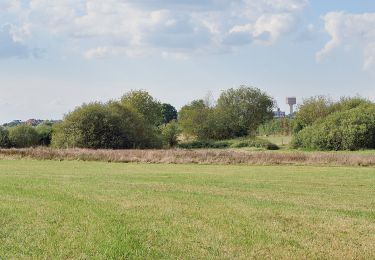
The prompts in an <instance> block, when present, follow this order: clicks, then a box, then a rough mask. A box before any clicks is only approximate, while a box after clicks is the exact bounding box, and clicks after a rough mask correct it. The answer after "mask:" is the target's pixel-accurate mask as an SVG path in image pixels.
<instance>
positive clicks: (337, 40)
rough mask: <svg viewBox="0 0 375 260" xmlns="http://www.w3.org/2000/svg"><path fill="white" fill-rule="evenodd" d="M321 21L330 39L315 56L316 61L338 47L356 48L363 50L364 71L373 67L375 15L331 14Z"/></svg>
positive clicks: (374, 63) (374, 56) (374, 62)
mask: <svg viewBox="0 0 375 260" xmlns="http://www.w3.org/2000/svg"><path fill="white" fill-rule="evenodd" d="M323 20H324V23H325V30H326V32H327V33H328V34H329V35H330V37H331V39H330V41H329V42H327V44H326V45H325V46H324V48H323V49H322V50H320V51H319V52H318V53H317V54H316V59H317V61H321V60H322V59H323V58H324V57H325V56H327V55H328V54H329V53H331V52H332V51H333V50H335V49H337V48H339V47H348V46H357V47H359V48H361V49H362V50H363V55H364V69H370V68H371V67H373V66H374V65H375V26H374V25H375V13H363V14H349V13H345V12H331V13H328V14H326V15H325V16H324V17H323Z"/></svg>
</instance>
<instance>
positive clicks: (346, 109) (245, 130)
mask: <svg viewBox="0 0 375 260" xmlns="http://www.w3.org/2000/svg"><path fill="white" fill-rule="evenodd" d="M275 107H276V102H275V101H274V99H273V98H272V97H271V96H269V95H268V94H267V93H266V92H264V91H261V90H260V89H258V88H254V87H248V86H241V87H239V88H231V89H228V90H225V91H223V92H222V93H221V95H220V96H219V98H218V99H217V100H215V101H214V102H209V101H208V100H205V99H198V100H194V101H192V102H190V103H189V104H187V105H185V106H183V107H182V108H181V109H180V111H177V110H176V108H175V107H173V106H172V105H171V104H166V103H162V102H160V101H159V100H157V99H155V98H154V97H152V96H151V95H150V94H149V93H148V92H147V91H144V90H132V91H130V92H128V93H126V94H125V95H124V96H123V97H122V98H121V99H119V100H117V101H109V102H106V103H102V102H92V103H89V104H83V105H81V106H79V107H77V108H76V109H75V110H74V111H72V112H70V113H68V114H66V115H65V116H64V119H63V120H62V121H61V122H59V123H56V124H51V123H50V124H48V123H46V124H41V125H39V126H37V127H32V126H27V125H20V126H15V127H6V128H4V127H1V128H0V147H3V148H4V147H6V148H8V147H16V148H22V147H33V146H51V147H55V148H90V149H152V148H153V149H155V148H166V147H175V146H176V145H178V144H179V142H180V141H181V140H182V141H184V142H185V145H184V144H180V146H181V147H190V146H189V145H186V141H188V140H190V141H194V142H195V143H194V146H192V147H199V146H201V144H205V145H203V147H205V146H207V144H208V143H209V141H218V140H227V139H232V138H238V137H245V136H246V137H250V138H252V137H255V136H256V135H268V134H283V135H291V134H292V135H293V136H294V137H293V143H292V145H293V147H294V148H302V149H319V150H355V149H364V148H375V104H374V103H373V102H371V101H369V100H367V99H364V98H361V97H354V98H342V99H341V100H340V101H337V102H333V101H332V100H331V99H329V98H327V97H324V96H317V97H312V98H309V99H307V100H304V102H303V103H302V104H301V105H300V106H299V109H298V112H297V113H296V116H295V118H294V119H291V118H282V119H273V113H272V112H273V110H274V109H275ZM219 144H220V143H219ZM219 146H220V145H218V147H219Z"/></svg>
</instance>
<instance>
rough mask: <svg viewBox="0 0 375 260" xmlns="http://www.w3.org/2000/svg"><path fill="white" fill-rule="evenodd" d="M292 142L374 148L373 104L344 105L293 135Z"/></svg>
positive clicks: (312, 146)
mask: <svg viewBox="0 0 375 260" xmlns="http://www.w3.org/2000/svg"><path fill="white" fill-rule="evenodd" d="M348 108H349V109H348ZM293 145H294V147H301V148H308V149H318V150H358V149H374V148H375V104H361V105H358V106H354V108H351V109H350V107H346V108H345V109H342V111H340V110H338V111H336V112H334V113H332V114H330V115H329V116H327V117H325V118H322V119H320V120H317V121H316V122H315V123H313V124H312V125H311V126H308V127H305V128H304V129H303V130H301V131H300V132H298V133H297V134H296V135H295V137H294V140H293Z"/></svg>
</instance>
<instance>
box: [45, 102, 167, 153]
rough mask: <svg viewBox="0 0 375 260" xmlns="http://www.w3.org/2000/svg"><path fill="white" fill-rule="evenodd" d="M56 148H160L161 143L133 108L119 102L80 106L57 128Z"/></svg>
mask: <svg viewBox="0 0 375 260" xmlns="http://www.w3.org/2000/svg"><path fill="white" fill-rule="evenodd" d="M52 143H53V145H54V146H56V147H61V148H68V147H78V148H93V149H126V148H158V147H161V140H160V138H159V136H158V135H157V133H156V129H153V128H152V127H151V126H150V125H149V124H147V123H146V122H145V120H144V118H143V117H142V116H141V115H139V114H138V113H137V112H136V111H135V110H134V109H133V108H131V107H127V106H124V105H120V104H119V103H117V102H111V103H108V104H102V103H91V104H88V105H83V106H81V107H78V108H77V109H76V110H74V111H73V112H72V113H69V114H68V115H67V116H65V118H64V121H63V122H62V123H60V124H57V125H55V127H54V133H53V136H52Z"/></svg>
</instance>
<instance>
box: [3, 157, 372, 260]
mask: <svg viewBox="0 0 375 260" xmlns="http://www.w3.org/2000/svg"><path fill="white" fill-rule="evenodd" d="M374 246H375V169H374V168H328V167H327V168H324V167H306V166H305V167H296V166H293V167H287V166H282V167H277V166H267V167H262V166H204V165H149V164H143V165H142V164H115V163H112V164H111V163H100V162H57V161H27V160H24V161H17V160H15V161H0V259H18V258H45V259H56V258H60V259H61V258H64V259H66V258H70V259H73V258H74V259H80V258H81V259H85V258H89V259H95V258H96V259H105V258H117V259H118V258H123V259H124V258H130V259H134V258H136V259H137V258H138V259H144V258H147V259H150V258H163V259H176V258H179V259H202V258H205V259H207V258H209V259H213V258H217V259H225V258H227V259H234V258H239V259H241V258H242V259H248V258H252V257H253V258H261V259H262V258H271V257H272V258H274V259H281V258H295V259H301V258H322V259H332V258H336V259H343V258H348V259H349V258H350V259H352V258H362V259H371V258H372V259H373V258H375V250H374V248H375V247H374Z"/></svg>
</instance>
